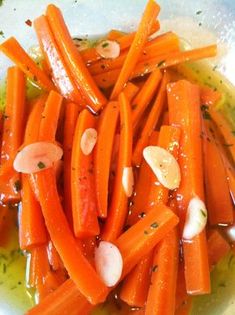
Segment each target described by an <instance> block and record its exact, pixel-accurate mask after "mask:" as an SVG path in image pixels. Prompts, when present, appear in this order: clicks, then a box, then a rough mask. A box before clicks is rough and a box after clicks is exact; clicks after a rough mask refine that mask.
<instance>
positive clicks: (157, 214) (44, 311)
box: [27, 205, 178, 315]
mask: <svg viewBox="0 0 235 315" xmlns="http://www.w3.org/2000/svg"><path fill="white" fill-rule="evenodd" d="M155 222H157V223H158V227H157V228H151V224H152V223H155ZM177 223H178V218H177V217H176V216H175V214H174V213H173V212H172V211H171V210H170V209H169V208H167V207H165V206H162V205H161V206H160V205H158V206H157V207H156V208H155V209H153V210H152V211H150V212H149V213H148V214H147V215H146V216H145V217H144V218H143V219H142V220H140V221H139V222H138V223H136V224H135V225H133V226H132V227H131V228H130V229H129V230H127V231H126V232H124V233H123V234H122V235H121V236H120V237H119V238H118V239H117V240H116V242H115V244H116V245H117V246H118V248H119V250H120V252H121V254H122V257H123V273H122V277H121V280H122V279H123V278H125V277H126V275H127V274H128V273H129V272H130V270H131V269H132V268H133V267H134V266H135V265H136V264H137V262H138V261H139V260H140V259H141V257H143V256H145V255H147V253H148V252H150V251H151V250H152V249H153V248H154V246H155V245H156V244H157V242H159V241H160V240H161V239H162V238H163V237H164V236H165V235H166V234H167V233H168V232H169V231H170V230H171V229H172V228H173V227H174V226H175V225H176V224H177ZM154 226H155V225H154ZM144 231H145V232H144ZM64 235H66V234H64ZM77 268H79V267H77ZM93 286H94V287H95V284H94V282H93ZM96 289H97V288H96ZM110 291H111V289H109V292H110ZM71 305H72V306H73V307H72V308H71ZM75 305H76V307H75ZM92 308H93V306H92V305H91V304H89V302H88V301H87V300H86V298H85V297H84V296H83V295H82V294H81V293H80V292H79V290H78V287H77V286H76V285H75V283H74V282H73V281H72V280H71V279H69V280H67V281H65V283H63V284H62V285H61V286H60V287H59V288H58V289H57V290H56V291H55V292H53V293H51V294H50V295H49V296H48V297H46V298H45V299H44V301H43V302H42V303H40V304H39V305H37V306H35V307H34V308H32V309H31V310H30V311H28V312H27V315H37V314H40V315H57V314H58V312H60V314H66V312H68V310H69V314H71V315H73V314H74V315H76V314H78V313H79V314H87V315H88V314H90V311H91V310H92ZM74 310H76V312H74Z"/></svg>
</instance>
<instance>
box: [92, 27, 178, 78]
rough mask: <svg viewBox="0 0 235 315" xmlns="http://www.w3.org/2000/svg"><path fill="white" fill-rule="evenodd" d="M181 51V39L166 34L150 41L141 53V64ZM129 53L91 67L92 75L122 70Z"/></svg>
mask: <svg viewBox="0 0 235 315" xmlns="http://www.w3.org/2000/svg"><path fill="white" fill-rule="evenodd" d="M176 51H179V38H178V37H177V36H176V35H175V34H174V33H170V32H169V33H166V34H163V35H160V36H158V37H156V38H154V39H152V40H150V41H148V42H147V43H146V44H145V46H144V48H143V51H142V52H141V55H140V58H139V62H144V61H148V60H151V59H154V58H155V59H156V58H157V56H162V55H163V54H166V52H167V53H168V54H170V53H173V52H176ZM127 54H128V51H127V50H125V51H123V52H122V53H121V54H120V56H118V57H117V58H115V59H101V60H99V61H97V62H96V63H94V64H92V65H90V66H89V71H90V73H91V74H92V75H97V74H100V73H104V72H107V71H110V70H113V69H118V68H121V67H122V65H123V63H124V61H125V59H126V57H127Z"/></svg>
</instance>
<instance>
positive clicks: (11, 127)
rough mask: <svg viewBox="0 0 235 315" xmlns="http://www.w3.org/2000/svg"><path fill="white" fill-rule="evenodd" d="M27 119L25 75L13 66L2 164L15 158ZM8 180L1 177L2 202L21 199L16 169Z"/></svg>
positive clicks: (3, 139)
mask: <svg viewBox="0 0 235 315" xmlns="http://www.w3.org/2000/svg"><path fill="white" fill-rule="evenodd" d="M24 119H25V76H24V74H23V72H22V71H21V70H20V69H19V68H17V67H11V68H9V69H8V72H7V91H6V108H5V114H4V124H3V135H2V147H1V166H3V165H4V164H5V163H7V164H8V163H9V164H10V165H11V166H9V167H10V168H12V167H13V166H12V164H13V160H14V158H15V155H16V153H17V150H18V148H19V147H20V145H21V144H22V141H23V126H24ZM10 175H11V176H10V178H9V180H8V181H7V182H5V181H4V179H3V178H2V180H1V179H0V187H1V189H0V190H1V200H2V202H9V201H19V199H20V194H19V192H20V187H19V186H20V177H19V174H17V173H16V172H15V171H14V170H12V171H11V172H10Z"/></svg>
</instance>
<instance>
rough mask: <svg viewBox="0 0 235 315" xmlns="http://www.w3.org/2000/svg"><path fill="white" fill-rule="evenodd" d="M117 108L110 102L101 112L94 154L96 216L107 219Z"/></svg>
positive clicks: (116, 105)
mask: <svg viewBox="0 0 235 315" xmlns="http://www.w3.org/2000/svg"><path fill="white" fill-rule="evenodd" d="M118 116H119V108H118V103H117V102H110V103H108V104H107V106H106V108H105V109H104V110H103V112H102V114H101V116H100V120H99V122H98V129H97V131H98V140H97V144H96V148H95V152H94V172H95V183H96V197H97V208H98V215H99V216H100V217H101V218H106V217H107V208H108V185H109V172H110V165H111V158H112V149H113V142H114V136H115V131H116V128H117V121H118Z"/></svg>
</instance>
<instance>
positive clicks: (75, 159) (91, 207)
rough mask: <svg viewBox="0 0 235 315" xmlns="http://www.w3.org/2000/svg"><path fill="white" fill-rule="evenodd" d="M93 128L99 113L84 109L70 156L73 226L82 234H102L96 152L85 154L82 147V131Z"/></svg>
mask: <svg viewBox="0 0 235 315" xmlns="http://www.w3.org/2000/svg"><path fill="white" fill-rule="evenodd" d="M90 128H93V129H95V128H96V117H95V116H93V115H92V114H91V113H90V112H89V111H88V110H86V109H84V110H83V111H82V112H81V113H80V115H79V117H78V120H77V123H76V128H75V132H74V139H73V147H72V160H71V167H72V171H71V191H72V212H73V228H74V233H75V235H76V236H77V237H79V238H86V237H89V236H95V235H98V234H99V224H98V219H97V200H96V192H95V182H94V181H95V177H94V169H93V152H90V153H88V154H86V155H85V153H84V151H83V149H82V137H83V134H84V132H86V130H89V129H90Z"/></svg>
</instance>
